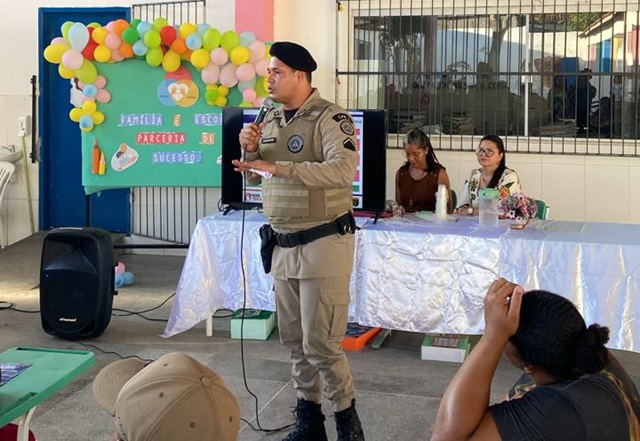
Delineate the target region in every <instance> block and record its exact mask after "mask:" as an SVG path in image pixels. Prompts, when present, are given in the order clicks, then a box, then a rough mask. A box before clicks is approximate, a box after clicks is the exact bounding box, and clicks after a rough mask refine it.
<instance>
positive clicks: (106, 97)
mask: <svg viewBox="0 0 640 441" xmlns="http://www.w3.org/2000/svg"><path fill="white" fill-rule="evenodd" d="M96 100H98V101H99V102H101V103H108V102H109V101H111V94H110V93H109V92H107V91H106V90H104V89H98V93H97V94H96Z"/></svg>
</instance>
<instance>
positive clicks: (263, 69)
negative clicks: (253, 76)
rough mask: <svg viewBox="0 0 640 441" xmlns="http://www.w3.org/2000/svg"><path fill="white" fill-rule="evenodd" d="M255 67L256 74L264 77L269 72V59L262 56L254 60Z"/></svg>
mask: <svg viewBox="0 0 640 441" xmlns="http://www.w3.org/2000/svg"><path fill="white" fill-rule="evenodd" d="M255 69H256V73H257V74H258V76H261V77H266V76H267V75H268V74H269V71H268V69H269V60H267V59H266V58H262V59H260V60H258V61H256V64H255Z"/></svg>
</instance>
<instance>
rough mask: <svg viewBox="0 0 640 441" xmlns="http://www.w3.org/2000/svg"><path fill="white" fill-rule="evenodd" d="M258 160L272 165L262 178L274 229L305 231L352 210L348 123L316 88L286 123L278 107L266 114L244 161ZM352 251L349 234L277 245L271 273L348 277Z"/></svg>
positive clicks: (352, 152)
mask: <svg viewBox="0 0 640 441" xmlns="http://www.w3.org/2000/svg"><path fill="white" fill-rule="evenodd" d="M258 158H260V159H264V160H266V161H270V162H274V163H275V164H276V173H275V176H274V177H273V178H270V179H264V180H262V187H263V195H262V196H263V207H264V211H265V214H267V216H268V217H269V222H270V224H271V226H272V227H273V229H274V230H275V231H277V232H279V233H290V232H295V231H300V230H305V229H308V228H311V227H314V226H316V225H321V224H324V223H327V222H331V221H332V220H334V219H335V218H337V217H339V216H341V215H343V214H345V213H346V212H348V211H350V210H351V209H352V198H353V196H352V193H351V189H352V183H353V179H354V177H355V173H356V168H357V164H358V152H357V143H356V134H355V127H354V124H353V120H352V119H351V117H350V115H349V114H348V113H347V112H346V110H344V109H343V108H341V107H340V106H338V105H336V104H333V103H330V102H329V101H326V100H324V99H322V98H321V97H320V94H319V93H318V91H317V90H316V89H314V90H313V92H312V94H311V95H310V96H309V98H307V100H306V101H305V102H304V103H303V104H302V106H301V107H300V108H299V109H298V111H297V112H296V114H295V115H294V116H293V117H292V118H291V119H290V120H289V121H285V117H284V110H283V109H282V108H280V107H278V108H274V109H272V110H270V111H269V113H267V115H266V117H265V121H264V128H263V131H262V137H261V140H260V145H259V147H258V150H257V151H256V152H255V153H247V160H248V161H251V160H255V159H258ZM253 182H255V180H254V179H252V183H253ZM353 247H354V240H353V235H352V234H348V235H344V236H340V235H333V236H328V237H324V238H322V239H318V240H316V241H314V242H312V243H310V244H307V245H302V246H298V247H294V248H280V247H276V249H275V251H274V255H273V263H272V268H271V273H272V274H273V276H274V277H276V278H280V279H287V278H316V277H328V276H330V277H333V276H343V275H348V274H350V273H351V270H352V267H353V252H354V250H353Z"/></svg>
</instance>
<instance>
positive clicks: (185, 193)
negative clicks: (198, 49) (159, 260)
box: [131, 0, 217, 244]
mask: <svg viewBox="0 0 640 441" xmlns="http://www.w3.org/2000/svg"><path fill="white" fill-rule="evenodd" d="M132 16H133V17H134V18H138V19H140V20H146V21H149V22H153V20H155V19H156V18H160V17H163V18H166V19H167V21H168V22H169V23H171V24H178V25H180V24H183V23H187V22H189V23H194V24H199V23H204V22H206V0H193V1H175V2H166V3H165V2H162V3H142V4H134V5H132ZM213 193H214V190H213V189H208V188H200V187H135V188H132V189H131V197H132V233H133V234H135V235H138V236H142V237H147V238H151V239H157V240H161V241H166V242H172V243H176V244H188V243H189V240H190V238H191V234H192V233H193V229H194V228H195V225H196V223H197V222H198V219H200V218H201V217H203V216H206V215H208V214H210V213H211V211H212V208H214V207H217V201H216V200H215V197H214V196H213ZM216 209H217V208H216Z"/></svg>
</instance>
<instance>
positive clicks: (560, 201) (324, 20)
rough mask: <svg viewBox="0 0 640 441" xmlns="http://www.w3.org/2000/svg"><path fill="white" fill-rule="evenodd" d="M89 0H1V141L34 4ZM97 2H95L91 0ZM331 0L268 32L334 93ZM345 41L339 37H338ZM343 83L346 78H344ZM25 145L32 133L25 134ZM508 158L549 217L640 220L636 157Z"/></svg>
mask: <svg viewBox="0 0 640 441" xmlns="http://www.w3.org/2000/svg"><path fill="white" fill-rule="evenodd" d="M131 3H132V2H131V1H127V0H122V1H109V0H103V1H102V2H101V3H100V4H99V6H101V7H104V6H129V5H130V4H131ZM92 5H95V4H93V3H92V2H89V1H88V0H65V1H63V0H59V1H58V0H48V1H46V2H42V1H38V2H36V1H35V0H21V1H18V2H9V1H7V0H1V1H0V14H1V15H2V16H5V17H11V19H8V20H5V22H4V23H3V26H2V27H0V41H5V42H11V43H10V44H5V45H4V46H3V60H4V61H3V67H4V68H3V69H0V145H8V144H13V145H16V146H18V147H20V139H19V138H18V135H17V127H18V117H19V116H20V115H30V113H31V98H30V93H31V85H30V83H29V79H30V77H31V75H34V74H37V73H38V61H39V60H40V59H41V57H40V54H38V52H37V51H38V45H37V41H38V40H37V33H35V32H33V30H35V29H37V28H38V8H39V7H70V6H83V7H84V6H92ZM95 6H98V5H95ZM335 14H336V3H335V0H313V2H311V1H302V0H275V17H274V29H275V31H274V33H275V39H276V40H293V41H296V42H298V43H300V44H303V45H305V46H306V47H307V48H308V49H309V50H310V51H311V53H312V54H313V56H314V58H315V59H316V61H317V62H318V65H319V66H320V68H319V69H318V71H317V72H316V73H315V74H314V80H313V83H314V85H315V86H316V87H318V89H319V90H320V92H321V94H322V95H323V96H324V97H326V98H328V99H333V98H334V96H335V93H336V90H337V89H341V88H342V87H345V86H344V84H343V86H339V85H338V84H337V82H336V78H335V69H336V50H335V40H336V32H337V30H336V15H335ZM207 21H208V22H209V23H210V24H211V25H212V26H215V27H216V28H218V29H220V30H227V29H232V28H233V27H234V22H235V11H234V1H233V0H224V1H221V0H216V2H215V5H214V4H213V2H209V6H208V10H207ZM343 43H344V38H343ZM343 83H346V81H345V82H343ZM25 141H26V145H27V147H29V146H30V145H31V139H30V138H29V137H27V139H25ZM388 156H389V162H388V165H387V168H388V173H387V188H388V197H393V176H394V174H395V170H396V169H397V167H398V166H399V164H400V162H401V156H400V150H390V151H389V155H388ZM439 157H440V160H441V162H442V163H443V164H444V165H445V166H446V167H447V169H448V171H449V175H450V177H451V181H452V183H453V186H454V189H456V188H459V186H460V185H461V184H462V182H463V181H464V178H465V175H466V174H467V173H468V172H469V170H471V168H472V167H475V165H476V162H475V158H474V157H473V154H472V153H470V152H442V153H440V154H439ZM508 164H509V165H510V166H511V167H513V168H515V169H516V170H517V171H518V173H519V174H520V176H521V177H522V180H523V183H524V188H525V190H526V192H527V193H530V194H531V195H532V196H535V197H538V198H541V199H544V200H545V201H546V202H548V203H549V205H551V206H552V216H553V218H555V219H565V220H588V221H611V222H631V223H640V206H639V205H638V204H637V203H636V201H635V197H634V196H633V194H634V191H633V190H634V189H635V188H639V184H640V159H638V158H613V157H612V158H606V157H587V156H561V155H526V154H511V155H509V157H508ZM27 165H28V169H29V176H30V179H31V192H32V195H33V210H34V215H35V217H36V218H35V223H36V226H37V224H38V219H37V214H38V165H37V164H31V163H30V162H29V163H28V164H27ZM16 166H17V169H18V171H17V176H16V179H15V180H14V182H13V183H12V184H11V185H10V186H9V188H8V189H7V193H6V195H5V200H4V201H3V206H2V207H1V208H0V216H2V217H3V220H4V221H5V225H6V228H7V229H8V235H9V243H14V242H17V241H18V240H20V239H22V238H24V237H27V236H28V235H29V234H30V228H29V215H28V203H27V196H26V194H27V192H26V188H25V174H24V164H23V163H22V162H18V163H16Z"/></svg>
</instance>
